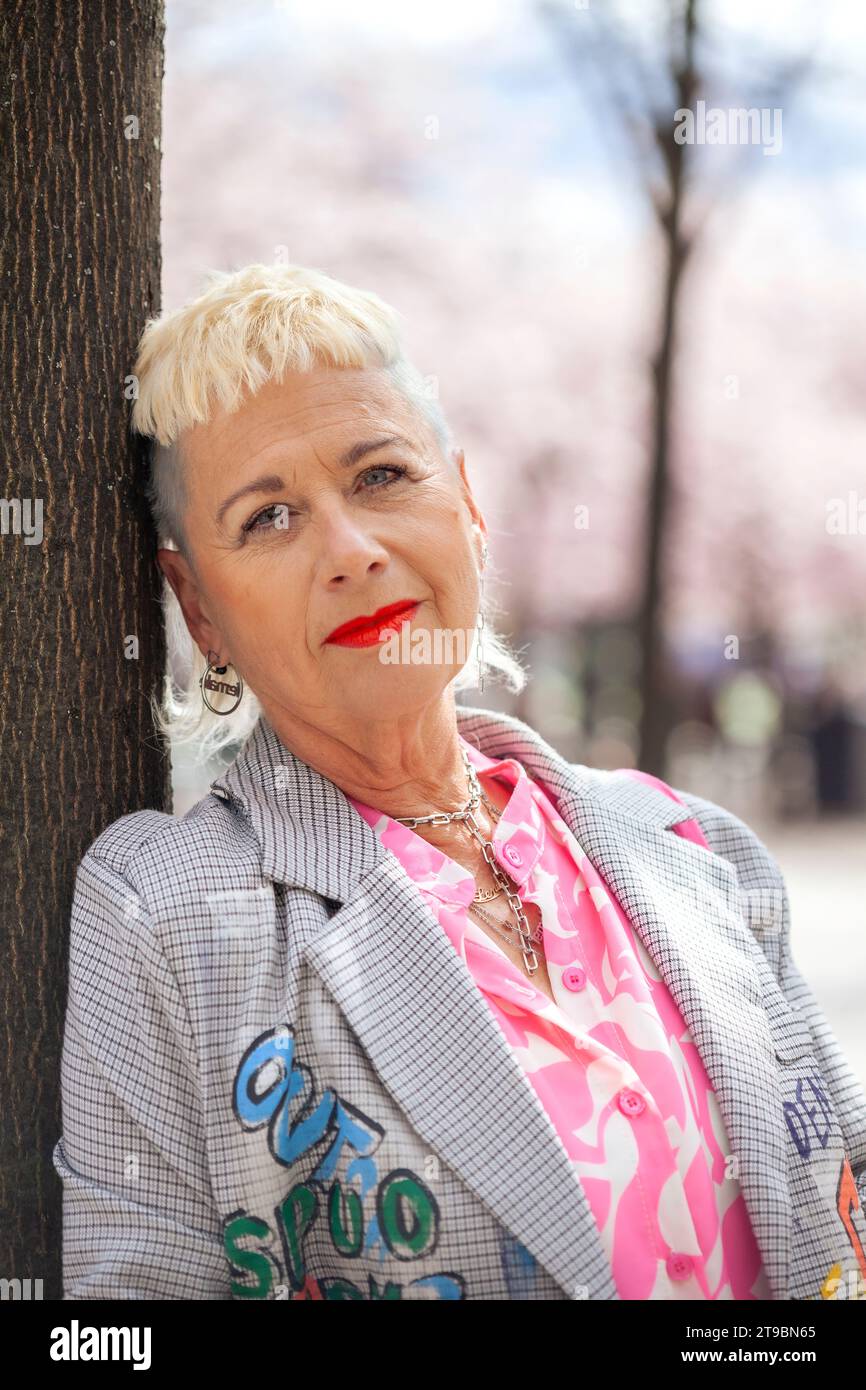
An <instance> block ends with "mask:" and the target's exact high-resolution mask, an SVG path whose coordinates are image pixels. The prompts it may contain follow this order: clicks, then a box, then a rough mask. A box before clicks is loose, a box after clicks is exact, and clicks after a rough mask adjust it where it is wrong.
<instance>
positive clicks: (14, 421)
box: [0, 0, 171, 1299]
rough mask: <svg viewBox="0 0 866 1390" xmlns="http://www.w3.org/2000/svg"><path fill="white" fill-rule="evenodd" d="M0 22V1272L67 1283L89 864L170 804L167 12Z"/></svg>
mask: <svg viewBox="0 0 866 1390" xmlns="http://www.w3.org/2000/svg"><path fill="white" fill-rule="evenodd" d="M0 25H2V28H0V33H2V41H0V42H2V47H0V83H2V104H0V120H2V146H3V153H4V158H3V169H2V173H0V215H2V247H0V258H2V259H0V264H2V295H0V354H2V363H3V388H2V390H3V432H2V487H3V494H2V495H3V498H4V499H5V501H4V502H2V503H0V510H2V524H3V533H2V535H0V547H2V553H3V562H4V563H3V571H4V580H5V583H4V585H3V588H2V597H0V642H2V668H0V669H2V677H0V679H2V703H0V711H2V713H0V734H2V744H0V746H2V752H3V760H4V767H3V800H2V812H0V841H2V845H0V848H2V864H3V870H4V872H3V875H2V879H0V883H2V887H0V933H2V953H3V969H2V973H0V980H2V984H0V990H2V995H0V1010H2V1018H3V1020H4V1025H5V1042H4V1046H3V1047H2V1048H0V1076H2V1092H3V1094H2V1100H0V1104H2V1114H3V1124H2V1127H0V1275H2V1276H3V1277H4V1278H10V1279H12V1278H14V1279H21V1280H25V1279H33V1280H39V1279H41V1280H42V1281H43V1283H42V1289H41V1296H42V1297H44V1298H49V1299H51V1298H54V1299H57V1298H60V1297H61V1295H62V1289H61V1265H60V1246H61V1194H62V1189H61V1183H60V1179H59V1178H58V1176H57V1174H56V1172H55V1170H54V1167H53V1164H52V1150H53V1147H54V1145H55V1143H56V1141H57V1139H58V1138H59V1137H60V1134H61V1132H62V1125H61V1112H60V1094H59V1082H60V1075H59V1065H60V1051H61V1044H62V1036H63V1020H64V1012H65V1004H66V948H67V935H68V926H69V913H70V906H71V902H72V893H73V887H74V881H75V872H76V868H77V865H78V863H79V861H80V859H81V858H82V856H83V854H84V851H85V850H86V849H87V847H88V845H89V844H91V843H92V841H93V840H94V839H95V838H96V836H97V835H98V834H99V833H100V831H101V830H103V829H104V828H105V826H107V825H108V824H109V823H110V822H111V821H113V820H115V819H117V817H119V816H121V815H124V814H126V813H127V812H130V811H135V810H137V809H140V808H142V807H153V808H156V809H161V810H170V808H171V775H170V774H171V765H170V757H169V754H168V750H167V749H166V748H165V746H164V744H163V741H162V740H161V739H160V738H159V736H158V735H157V733H156V730H155V729H154V725H153V721H152V717H151V713H150V708H149V697H150V695H151V694H152V693H158V692H159V690H160V689H161V683H162V675H163V671H164V667H165V649H164V636H163V629H162V621H161V609H160V604H159V596H160V591H161V586H160V583H159V575H158V570H157V566H156V562H155V544H154V542H155V538H154V536H153V533H152V526H151V521H150V516H149V511H148V508H147V504H146V501H145V498H144V494H143V490H142V486H141V484H142V482H143V475H144V468H145V459H144V455H143V450H142V446H141V442H140V441H136V440H135V439H134V438H133V437H131V436H130V434H129V426H128V420H129V413H130V409H131V405H132V400H131V395H132V393H133V390H134V387H131V386H130V381H129V378H130V376H131V372H132V363H133V361H134V358H135V349H136V343H137V340H138V337H139V335H140V333H141V330H142V328H143V326H144V322H145V319H146V317H148V316H150V315H152V314H155V313H157V312H158V310H159V299H160V272H161V261H160V246H159V194H160V158H161V156H160V113H161V87H162V77H163V34H164V16H163V5H162V0H133V3H129V0H7V3H6V5H5V6H4V8H3V13H2V20H0ZM40 507H41V523H40ZM36 1287H37V1288H38V1286H36ZM31 1296H39V1293H33V1294H31Z"/></svg>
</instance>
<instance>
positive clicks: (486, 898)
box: [392, 745, 541, 975]
mask: <svg viewBox="0 0 866 1390" xmlns="http://www.w3.org/2000/svg"><path fill="white" fill-rule="evenodd" d="M460 752H461V755H462V757H463V763H464V766H465V768H466V774H467V777H468V779H469V800H468V801H467V802H466V805H465V806H463V807H462V808H461V809H460V810H459V811H441V812H437V813H436V814H435V815H432V816H394V817H393V818H392V819H394V820H395V821H397V822H398V823H399V824H400V825H408V826H409V828H410V830H414V828H415V826H416V825H451V824H452V822H457V823H459V824H462V825H463V826H464V828H465V829H466V830H467V831H468V833H469V834H470V835H471V836H472V838H473V839H474V840H475V841H476V842H477V844H478V845H479V846H480V848H481V853H482V854H483V856H484V862H485V863H486V864H487V866H488V868H489V869H490V872H491V873H492V874H493V877H494V879H495V881H496V883H497V884H498V887H497V889H496V891H495V892H494V891H491V890H490V889H489V888H488V889H484V888H482V889H479V890H477V891H476V894H475V897H474V898H473V900H472V902H471V903H470V905H469V906H470V911H475V912H477V913H478V915H479V916H480V917H482V919H483V920H484V921H486V922H488V923H489V924H490V925H492V926H494V927H495V928H496V930H497V931H498V932H499V933H500V935H503V936H504V928H505V924H504V923H501V922H497V921H495V920H492V921H491V915H490V913H488V912H485V911H484V910H483V909H482V908H480V907H479V906H478V904H479V903H480V902H490V901H492V900H493V899H494V898H498V897H499V896H500V894H501V893H504V894H505V896H506V898H507V899H508V906H509V907H510V908H511V911H512V912H513V913H514V916H515V917H516V919H517V927H516V931H517V935H518V937H519V941H520V949H521V952H522V954H523V964H524V968H525V970H526V973H527V975H534V974H535V972H536V970H537V969H538V956H537V955H536V954H535V949H534V946H533V938H534V939H535V941H536V942H538V943H540V942H541V927H540V925H539V927H537V928H536V929H535V931H534V932H532V931H531V930H530V927H529V922H528V920H527V917H526V913H525V912H524V910H523V903H522V902H521V899H520V894H519V893H517V892H516V891H515V889H514V887H513V886H512V885H513V882H514V881H513V880H512V879H510V878H509V877H508V876H507V875H506V874H505V873H504V872H503V870H502V869H501V868H500V867H499V864H498V862H497V860H496V855H495V851H494V849H493V844H492V842H491V841H490V840H486V839H485V838H484V835H483V833H482V830H481V827H480V825H479V824H478V821H477V820H476V819H475V811H476V809H477V807H478V804H479V802H481V801H483V802H484V804H485V806H486V807H487V808H488V810H489V811H490V813H491V817H492V818H493V819H494V820H498V819H499V816H500V814H501V813H500V812H498V811H497V810H496V808H495V807H494V806H493V805H492V804H491V802H490V800H489V798H488V797H487V796H486V795H485V793H484V791H483V789H482V787H481V783H480V782H479V781H478V777H477V775H476V772H475V768H474V767H473V766H472V763H471V762H470V761H469V758H468V756H467V753H466V749H465V748H463V747H462V745H461V748H460ZM511 930H512V931H514V930H515V929H514V928H512V929H511ZM504 939H505V940H507V941H508V942H509V944H510V945H514V944H515V943H514V940H513V937H504Z"/></svg>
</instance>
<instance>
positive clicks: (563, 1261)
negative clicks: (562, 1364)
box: [55, 266, 866, 1300]
mask: <svg viewBox="0 0 866 1390" xmlns="http://www.w3.org/2000/svg"><path fill="white" fill-rule="evenodd" d="M136 372H137V378H138V392H139V394H138V397H137V400H136V404H135V410H134V417H133V424H134V426H135V428H136V429H137V430H138V431H139V432H140V433H143V434H146V435H149V436H151V437H152V438H153V439H154V441H155V457H154V465H153V474H152V489H151V502H152V506H153V510H154V516H155V519H156V524H157V527H158V532H159V535H160V538H161V541H162V544H161V547H160V549H159V552H158V560H159V564H160V566H161V568H162V571H163V573H164V575H165V576H166V579H167V581H168V586H169V589H168V590H167V602H168V603H169V604H170V605H172V604H173V605H174V609H173V610H172V611H169V613H168V619H169V623H170V624H171V623H172V622H174V621H175V616H173V614H174V615H176V614H182V623H183V625H184V631H185V632H186V633H188V634H189V640H190V641H191V642H192V643H194V647H193V651H194V655H195V658H196V660H197V661H198V662H199V665H198V666H196V665H195V663H194V662H190V663H189V671H188V672H187V675H188V677H189V679H188V681H187V685H186V687H185V689H183V690H181V691H180V692H179V693H178V692H177V691H175V690H174V689H173V688H171V687H170V688H169V692H168V697H167V700H166V704H165V708H164V709H163V710H162V711H161V712H159V714H158V717H159V721H160V723H161V726H162V727H163V729H165V730H166V731H167V732H168V733H169V735H170V736H171V737H172V738H175V739H177V740H179V741H183V740H187V739H190V738H194V739H196V740H197V742H198V744H199V746H200V748H201V749H203V750H204V751H205V752H213V751H214V750H215V749H217V748H220V747H227V746H231V745H233V744H235V745H236V744H237V742H238V741H241V743H242V746H241V747H240V751H239V752H237V749H236V748H235V751H236V752H237V756H236V757H235V758H234V761H233V762H232V763H231V765H230V766H229V767H228V769H227V771H226V772H225V773H224V775H223V776H222V777H220V778H219V779H218V780H217V781H216V782H215V783H214V784H213V786H212V788H211V792H210V793H209V794H208V795H207V796H206V797H205V798H204V799H203V800H201V801H200V802H198V804H197V805H196V806H194V807H193V808H192V809H191V810H190V811H189V812H188V813H187V814H186V815H185V816H183V817H182V818H175V817H172V816H170V815H167V814H165V813H162V812H158V811H138V812H135V813H133V814H130V815H126V816H123V817H121V818H120V819H119V820H117V821H116V822H114V824H112V825H109V826H108V828H107V829H106V830H104V831H103V832H102V834H101V835H100V836H99V837H98V838H97V840H96V841H95V842H94V843H93V845H92V846H91V847H90V849H89V850H88V852H87V854H86V856H85V858H84V860H83V861H82V863H81V865H80V867H79V871H78V875H77V880H76V892H75V900H74V907H73V914H72V933H71V959H70V996H69V1011H68V1016H67V1025H66V1037H65V1045H64V1054H63V1077H62V1082H63V1137H62V1139H61V1140H59V1141H58V1143H57V1145H56V1148H55V1164H56V1166H57V1170H58V1172H59V1173H60V1175H61V1177H62V1179H63V1182H64V1185H65V1190H64V1237H65V1239H64V1270H65V1296H66V1297H67V1298H103V1297H104V1298H165V1297H168V1298H237V1299H243V1298H270V1299H275V1298H291V1299H306V1298H325V1299H346V1298H349V1299H378V1298H406V1299H417V1298H433V1299H436V1298H452V1299H482V1298H483V1299H510V1298H515V1299H583V1298H590V1299H698V1300H700V1299H715V1298H724V1299H730V1298H736V1299H750V1298H774V1299H779V1298H812V1299H817V1298H820V1297H832V1296H836V1294H837V1291H838V1290H839V1289H840V1288H842V1287H843V1286H844V1289H845V1291H846V1292H847V1290H848V1288H849V1286H850V1283H851V1280H852V1279H853V1280H854V1281H855V1282H856V1281H858V1280H859V1279H861V1278H862V1276H863V1275H866V1263H864V1247H866V1227H864V1221H863V1211H862V1208H861V1207H860V1196H861V1195H866V1096H864V1093H863V1090H862V1089H861V1087H860V1084H859V1083H858V1081H857V1079H856V1078H855V1077H854V1075H853V1073H852V1071H851V1070H850V1068H849V1066H848V1064H847V1062H846V1060H845V1059H844V1057H843V1055H842V1053H841V1051H840V1049H839V1046H838V1044H837V1042H836V1040H835V1038H834V1037H833V1035H832V1033H831V1032H830V1029H829V1028H828V1026H827V1023H826V1021H825V1019H824V1017H823V1016H822V1014H821V1012H820V1009H819V1007H818V1004H817V1003H816V1001H815V999H814V996H813V995H812V993H811V991H810V989H809V987H808V986H807V984H806V983H805V982H804V980H803V979H802V977H801V976H800V975H799V973H798V971H797V969H796V966H795V964H794V962H793V960H792V957H791V952H790V946H789V915H788V903H787V897H786V894H785V889H784V884H783V881H782V878H781V876H780V872H779V869H778V867H777V865H776V864H775V862H774V861H773V860H772V859H771V857H770V856H769V854H768V852H767V850H766V849H765V848H764V846H763V844H762V843H761V842H760V840H759V839H758V838H757V837H756V836H755V835H754V833H753V832H752V831H751V830H749V829H748V827H747V826H746V825H744V824H743V823H742V822H741V821H740V820H738V819H737V818H736V817H735V816H733V815H731V814H729V813H728V812H726V811H724V810H722V809H721V808H720V807H718V806H716V805H714V804H713V803H711V802H709V801H706V800H703V799H702V798H700V797H696V796H689V795H685V794H684V793H679V792H675V791H672V790H671V789H670V788H667V787H666V786H665V785H664V784H663V783H660V782H658V781H657V780H656V779H653V778H649V777H643V776H641V775H640V774H638V776H637V777H630V776H629V775H627V774H626V773H624V772H623V773H607V772H600V771H595V770H593V769H591V768H588V767H584V766H581V765H579V764H570V763H568V762H566V761H565V760H564V759H563V758H562V757H561V756H560V755H559V754H558V753H557V752H556V751H555V750H554V749H553V748H551V747H550V745H549V744H547V743H546V742H545V741H544V740H543V739H542V738H541V737H540V736H539V735H538V734H537V733H535V732H534V730H532V729H531V728H529V727H528V726H527V725H526V724H525V723H523V722H521V721H520V720H517V719H514V718H509V717H507V716H504V715H500V714H495V713H493V712H491V711H489V710H485V709H482V708H471V707H466V706H462V705H458V704H457V703H456V700H455V692H456V691H459V690H461V689H464V688H466V686H467V685H468V684H469V683H470V681H471V679H472V674H471V670H470V668H471V666H472V664H473V662H475V661H477V662H478V669H479V671H480V673H481V678H482V679H483V671H484V668H485V666H488V667H491V668H494V669H496V670H498V671H500V672H501V673H503V674H505V675H506V676H507V678H508V680H509V681H510V683H511V687H512V689H516V688H519V687H520V684H521V681H522V680H523V678H524V677H523V673H522V670H521V668H520V666H519V664H518V663H517V661H516V659H515V658H514V656H513V655H512V654H511V653H510V652H509V651H508V648H507V647H506V645H505V643H504V642H503V641H502V640H500V639H499V638H497V637H496V636H495V634H493V633H492V632H491V631H490V630H489V628H488V627H487V626H486V625H485V623H484V618H485V614H486V613H487V612H488V611H489V609H488V605H487V603H486V602H485V601H484V600H483V599H482V587H483V579H484V570H485V561H486V557H487V548H488V547H487V528H486V525H485V521H484V518H483V516H482V514H481V512H480V510H479V508H478V506H477V504H476V502H475V500H474V497H473V495H472V491H471V488H470V485H469V480H468V477H467V473H466V466H465V460H464V458H463V454H462V452H461V451H460V450H459V449H454V448H453V446H452V441H451V438H450V435H449V433H448V429H447V426H446V425H445V422H444V420H443V419H442V416H441V414H440V412H439V409H438V407H437V405H436V403H435V401H434V400H433V399H432V397H431V394H430V393H429V392H428V391H426V390H425V387H424V383H423V382H422V381H421V379H420V378H419V377H418V376H417V373H415V371H414V370H413V368H412V367H411V365H410V364H409V363H408V362H407V361H406V359H405V357H404V355H403V351H402V348H401V344H400V338H399V333H398V330H397V326H396V316H395V314H394V312H393V311H392V310H391V309H389V308H388V306H386V305H385V304H384V303H383V302H382V301H381V300H380V299H379V298H378V297H377V296H375V295H373V294H371V293H366V292H361V291H358V290H355V289H352V288H350V287H348V286H346V285H342V284H339V283H338V282H336V281H334V280H332V279H329V278H328V277H326V276H324V275H321V274H319V273H316V272H313V271H307V270H302V269H300V268H298V267H282V268H281V267H265V266H248V267H246V268H245V269H243V270H241V271H239V272H237V273H235V274H227V275H216V276H214V278H213V282H212V284H211V285H210V286H209V287H208V288H207V289H206V291H205V292H204V293H203V294H202V295H201V296H200V297H199V298H198V299H196V300H194V301H193V302H192V303H190V304H188V305H186V306H184V307H183V308H181V309H180V310H178V311H176V312H173V313H169V314H166V315H164V316H163V317H162V318H161V319H158V320H154V321H152V322H150V323H149V324H148V326H147V328H146V330H145V333H144V336H143V340H142V344H141V349H140V355H139V361H138V364H137V368H136ZM175 600H176V603H175ZM479 612H480V614H481V618H480V622H481V626H480V628H479V627H476V623H477V621H478V615H479ZM476 632H478V634H479V641H478V644H477V648H478V649H480V650H478V649H476V650H471V649H470V648H471V642H470V648H468V647H467V635H468V637H469V639H472V638H473V636H474V634H475V633H476ZM470 658H471V660H470ZM467 673H468V674H467ZM199 677H201V679H199ZM858 1182H859V1183H860V1184H861V1193H860V1194H858V1189H857V1183H858ZM858 1287H861V1286H860V1285H858ZM842 1296H845V1294H844V1293H843V1295H842Z"/></svg>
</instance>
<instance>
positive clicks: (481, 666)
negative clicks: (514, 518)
mask: <svg viewBox="0 0 866 1390" xmlns="http://www.w3.org/2000/svg"><path fill="white" fill-rule="evenodd" d="M487 554H488V551H487V541H486V540H485V541H482V544H481V570H480V575H481V592H480V594H479V599H478V618H477V625H478V689H479V691H480V692H481V693H482V695H483V694H484V673H485V671H486V669H487V665H486V662H485V660H484V570H485V568H486V566H487Z"/></svg>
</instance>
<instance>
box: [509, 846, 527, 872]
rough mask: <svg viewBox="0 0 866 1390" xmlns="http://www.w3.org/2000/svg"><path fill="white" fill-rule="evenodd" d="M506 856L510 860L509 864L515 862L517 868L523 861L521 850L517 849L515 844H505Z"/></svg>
mask: <svg viewBox="0 0 866 1390" xmlns="http://www.w3.org/2000/svg"><path fill="white" fill-rule="evenodd" d="M505 858H506V859H507V860H508V862H509V864H513V865H514V867H515V868H517V867H518V866H519V865H520V864H522V863H523V855H522V854H521V853H520V850H519V849H515V848H514V846H513V845H506V846H505Z"/></svg>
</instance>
